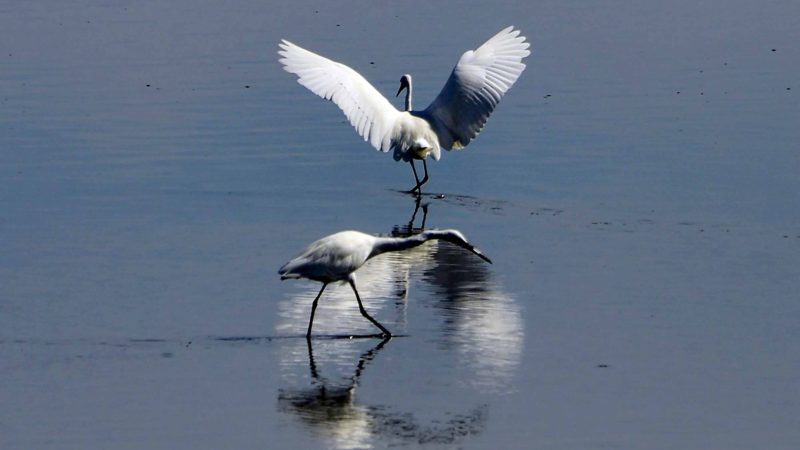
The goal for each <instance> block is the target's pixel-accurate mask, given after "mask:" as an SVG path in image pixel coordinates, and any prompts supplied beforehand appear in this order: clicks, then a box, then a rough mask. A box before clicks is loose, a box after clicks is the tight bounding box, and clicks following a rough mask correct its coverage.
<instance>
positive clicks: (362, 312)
mask: <svg viewBox="0 0 800 450" xmlns="http://www.w3.org/2000/svg"><path fill="white" fill-rule="evenodd" d="M350 287H352V288H353V292H354V293H355V294H356V300H358V309H359V310H360V311H361V315H362V316H364V317H366V318H367V319H368V320H369V321H370V322H372V324H373V325H375V326H376V327H378V328H380V329H381V331H382V332H383V335H384V337H392V333H390V332H389V330H387V329H386V328H384V326H383V325H381V324H380V323H378V321H377V320H375V319H373V318H372V316H370V315H369V314H367V310H366V309H364V305H363V304H362V303H361V297H359V295H358V290H357V289H356V284H355V283H354V282H353V280H350Z"/></svg>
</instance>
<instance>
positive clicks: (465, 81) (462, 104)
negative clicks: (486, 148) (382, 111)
mask: <svg viewBox="0 0 800 450" xmlns="http://www.w3.org/2000/svg"><path fill="white" fill-rule="evenodd" d="M519 34H520V30H515V29H514V27H508V28H505V29H504V30H502V31H500V32H499V33H497V34H496V35H494V36H493V37H492V38H491V39H489V40H488V41H486V42H485V43H484V44H483V45H481V46H480V47H478V49H477V50H470V51H467V52H465V53H464V54H463V55H462V56H461V59H459V60H458V64H456V67H455V68H454V69H453V72H452V73H451V74H450V78H448V79H447V82H446V83H445V85H444V87H443V88H442V90H441V92H439V95H438V96H437V97H436V99H434V101H433V102H432V103H431V104H430V106H428V107H427V108H426V109H425V111H423V112H422V115H423V117H425V118H427V119H428V120H429V121H430V122H431V124H432V126H433V128H434V130H436V134H437V135H438V136H439V143H440V145H441V146H442V147H444V148H446V149H448V150H450V149H451V148H452V149H459V148H462V147H464V146H466V145H467V144H469V143H470V141H471V140H472V139H474V138H475V136H477V135H478V133H480V131H481V130H482V129H483V126H484V125H485V124H486V121H487V120H488V119H489V116H490V115H491V113H492V111H494V108H495V107H496V106H497V104H498V103H499V102H500V99H501V98H503V95H504V94H505V93H506V92H507V91H508V90H509V89H510V88H511V86H512V85H513V84H514V83H515V82H516V81H517V79H518V78H519V76H520V74H522V71H523V70H525V64H523V63H522V59H523V58H525V57H526V56H528V55H530V53H531V52H530V51H529V50H528V48H529V47H530V44H529V43H528V42H526V41H525V36H520V35H519Z"/></svg>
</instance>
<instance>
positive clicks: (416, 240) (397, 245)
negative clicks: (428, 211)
mask: <svg viewBox="0 0 800 450" xmlns="http://www.w3.org/2000/svg"><path fill="white" fill-rule="evenodd" d="M430 238H431V237H430V236H429V235H428V234H427V233H422V234H416V235H414V236H410V237H406V238H390V237H378V238H375V245H373V246H372V253H370V254H369V257H368V258H367V259H369V258H373V257H375V256H378V255H380V254H382V253H386V252H399V251H401V250H406V249H409V248H414V247H417V246H420V245H422V244H424V243H425V241H427V240H429V239H430Z"/></svg>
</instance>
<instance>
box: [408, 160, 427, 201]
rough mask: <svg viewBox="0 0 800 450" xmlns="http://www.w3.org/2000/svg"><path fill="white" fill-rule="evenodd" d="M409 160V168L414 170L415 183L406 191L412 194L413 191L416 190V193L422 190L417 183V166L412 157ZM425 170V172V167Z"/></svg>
mask: <svg viewBox="0 0 800 450" xmlns="http://www.w3.org/2000/svg"><path fill="white" fill-rule="evenodd" d="M409 162H410V163H411V170H412V171H413V172H414V181H416V182H417V185H416V186H414V187H413V188H411V190H410V191H408V193H409V194H413V193H415V192H417V193H420V194H421V193H422V190H421V189H420V188H419V187H420V186H422V185H421V184H420V183H419V176H417V166H415V165H414V160H413V159H411V160H409ZM422 162H423V163H424V162H425V160H424V159H423V160H422ZM425 171H426V173H427V169H426V170H425Z"/></svg>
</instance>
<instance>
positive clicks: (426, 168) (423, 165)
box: [418, 159, 428, 195]
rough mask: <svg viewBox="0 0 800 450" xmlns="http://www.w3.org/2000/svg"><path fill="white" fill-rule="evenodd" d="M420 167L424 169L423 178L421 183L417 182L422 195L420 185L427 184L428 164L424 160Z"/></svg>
mask: <svg viewBox="0 0 800 450" xmlns="http://www.w3.org/2000/svg"><path fill="white" fill-rule="evenodd" d="M422 167H423V168H424V169H425V176H424V177H422V181H420V182H418V187H419V193H420V195H421V194H422V185H423V184H425V183H427V182H428V163H427V162H426V161H425V160H424V159H423V160H422Z"/></svg>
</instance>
